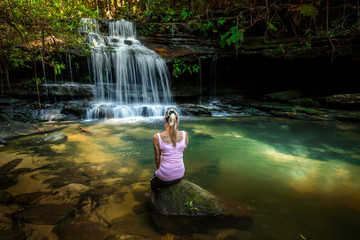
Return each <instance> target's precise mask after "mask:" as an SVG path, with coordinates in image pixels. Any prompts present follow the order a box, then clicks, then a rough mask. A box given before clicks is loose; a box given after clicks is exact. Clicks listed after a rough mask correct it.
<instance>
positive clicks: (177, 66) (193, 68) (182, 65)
mask: <svg viewBox="0 0 360 240" xmlns="http://www.w3.org/2000/svg"><path fill="white" fill-rule="evenodd" d="M186 61H188V59H187V58H183V59H182V60H181V59H178V58H175V59H174V63H173V75H174V77H176V78H178V77H179V76H181V75H182V74H184V73H185V72H188V73H190V74H193V73H198V72H199V69H200V66H199V65H196V64H193V65H188V64H187V63H186Z"/></svg>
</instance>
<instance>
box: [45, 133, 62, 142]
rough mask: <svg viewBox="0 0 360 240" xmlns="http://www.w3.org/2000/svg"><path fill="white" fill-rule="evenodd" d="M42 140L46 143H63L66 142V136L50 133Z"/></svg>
mask: <svg viewBox="0 0 360 240" xmlns="http://www.w3.org/2000/svg"><path fill="white" fill-rule="evenodd" d="M43 140H44V141H47V142H58V141H65V140H67V136H66V135H65V134H64V133H62V132H59V133H51V134H48V135H45V136H44V137H43Z"/></svg>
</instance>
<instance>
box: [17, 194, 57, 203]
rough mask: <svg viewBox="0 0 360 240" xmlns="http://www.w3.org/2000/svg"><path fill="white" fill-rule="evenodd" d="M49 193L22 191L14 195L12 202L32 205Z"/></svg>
mask: <svg viewBox="0 0 360 240" xmlns="http://www.w3.org/2000/svg"><path fill="white" fill-rule="evenodd" d="M48 195H51V193H50V192H32V193H24V194H20V195H17V196H15V198H14V202H16V203H17V204H19V205H24V206H26V205H32V204H35V203H37V202H39V201H40V199H41V198H43V197H45V196H48Z"/></svg>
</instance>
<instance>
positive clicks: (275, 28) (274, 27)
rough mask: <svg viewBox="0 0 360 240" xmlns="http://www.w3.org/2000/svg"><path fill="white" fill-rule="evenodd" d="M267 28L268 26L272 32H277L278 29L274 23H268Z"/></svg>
mask: <svg viewBox="0 0 360 240" xmlns="http://www.w3.org/2000/svg"><path fill="white" fill-rule="evenodd" d="M268 26H269V28H270V29H271V30H273V31H275V32H276V31H277V30H278V29H277V27H276V26H275V23H274V24H273V23H271V22H268Z"/></svg>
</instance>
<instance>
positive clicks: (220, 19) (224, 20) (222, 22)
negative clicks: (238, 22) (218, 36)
mask: <svg viewBox="0 0 360 240" xmlns="http://www.w3.org/2000/svg"><path fill="white" fill-rule="evenodd" d="M225 22H226V19H224V18H223V17H221V18H219V19H218V20H217V23H218V25H220V26H221V25H223V24H224V23H225Z"/></svg>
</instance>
